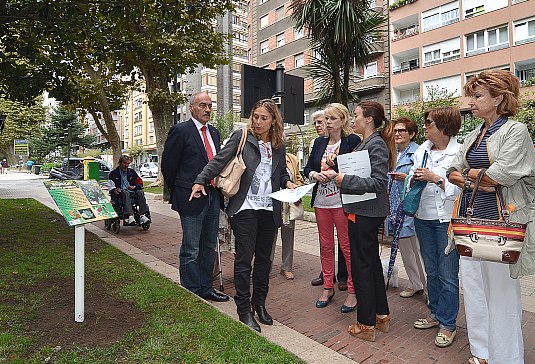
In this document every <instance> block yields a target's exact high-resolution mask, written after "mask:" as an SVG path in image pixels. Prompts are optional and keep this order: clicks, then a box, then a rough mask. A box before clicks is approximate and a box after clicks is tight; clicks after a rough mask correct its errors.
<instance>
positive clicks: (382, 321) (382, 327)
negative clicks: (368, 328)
mask: <svg viewBox="0 0 535 364" xmlns="http://www.w3.org/2000/svg"><path fill="white" fill-rule="evenodd" d="M375 328H376V329H377V330H379V331H381V332H389V331H390V315H388V316H386V317H383V318H380V317H379V316H375Z"/></svg>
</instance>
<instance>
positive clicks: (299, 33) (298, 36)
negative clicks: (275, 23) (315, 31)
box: [294, 28, 305, 39]
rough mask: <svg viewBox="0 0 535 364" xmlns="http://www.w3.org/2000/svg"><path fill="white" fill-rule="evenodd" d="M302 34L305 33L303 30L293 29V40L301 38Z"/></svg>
mask: <svg viewBox="0 0 535 364" xmlns="http://www.w3.org/2000/svg"><path fill="white" fill-rule="evenodd" d="M304 33H305V32H304V30H303V29H300V30H297V29H295V28H294V39H299V38H303V36H304Z"/></svg>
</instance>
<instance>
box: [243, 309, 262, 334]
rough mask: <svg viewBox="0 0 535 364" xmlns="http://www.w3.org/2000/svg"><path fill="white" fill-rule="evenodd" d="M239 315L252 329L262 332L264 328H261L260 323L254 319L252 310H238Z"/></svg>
mask: <svg viewBox="0 0 535 364" xmlns="http://www.w3.org/2000/svg"><path fill="white" fill-rule="evenodd" d="M238 317H239V318H240V321H241V322H243V323H244V324H245V325H247V326H249V327H250V328H251V329H253V330H255V331H258V332H262V330H261V329H260V325H259V324H258V322H256V320H255V319H254V316H253V313H252V312H245V313H239V312H238Z"/></svg>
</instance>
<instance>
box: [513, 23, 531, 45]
mask: <svg viewBox="0 0 535 364" xmlns="http://www.w3.org/2000/svg"><path fill="white" fill-rule="evenodd" d="M533 41H535V18H531V19H526V20H521V21H519V22H517V23H515V44H516V45H518V44H523V43H527V42H533Z"/></svg>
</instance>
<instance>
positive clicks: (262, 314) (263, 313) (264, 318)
mask: <svg viewBox="0 0 535 364" xmlns="http://www.w3.org/2000/svg"><path fill="white" fill-rule="evenodd" d="M255 311H256V314H257V315H258V320H259V321H260V322H261V323H263V324H264V325H273V318H272V317H271V315H270V314H269V313H268V312H267V310H266V306H260V305H254V304H253V314H254V312H255Z"/></svg>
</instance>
